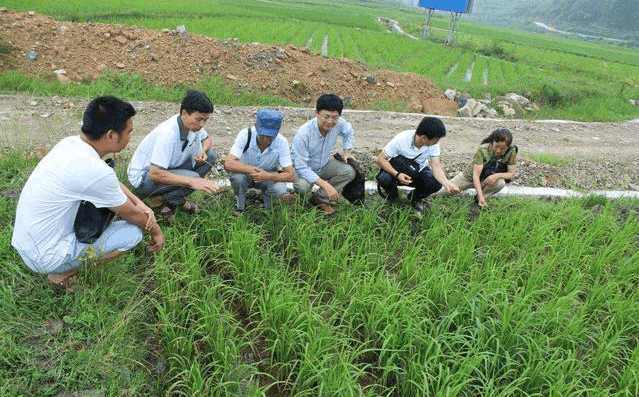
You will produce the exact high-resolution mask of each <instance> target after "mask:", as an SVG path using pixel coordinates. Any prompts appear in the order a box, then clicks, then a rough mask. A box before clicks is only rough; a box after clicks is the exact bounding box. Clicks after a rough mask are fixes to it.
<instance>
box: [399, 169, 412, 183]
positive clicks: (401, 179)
mask: <svg viewBox="0 0 639 397" xmlns="http://www.w3.org/2000/svg"><path fill="white" fill-rule="evenodd" d="M397 180H398V181H399V183H401V184H402V185H410V184H411V183H413V178H411V177H410V176H408V175H406V174H404V173H401V172H400V173H399V175H397Z"/></svg>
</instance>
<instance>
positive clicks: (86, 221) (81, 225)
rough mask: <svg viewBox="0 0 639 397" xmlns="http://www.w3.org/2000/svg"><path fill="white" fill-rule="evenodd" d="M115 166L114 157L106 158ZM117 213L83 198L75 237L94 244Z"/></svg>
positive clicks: (76, 222)
mask: <svg viewBox="0 0 639 397" xmlns="http://www.w3.org/2000/svg"><path fill="white" fill-rule="evenodd" d="M105 161H106V163H107V164H108V165H109V166H110V167H111V168H113V167H114V166H115V161H114V160H113V159H107V160H105ZM114 216H115V214H114V213H113V212H112V211H111V210H110V209H108V208H96V207H95V205H93V203H91V202H89V201H86V200H82V202H80V206H79V207H78V212H77V214H76V216H75V221H74V222H73V231H74V232H75V237H76V238H77V239H78V241H79V242H81V243H86V244H93V243H95V241H96V240H97V239H98V238H100V236H101V235H102V233H103V232H104V230H105V229H106V228H107V227H108V226H109V223H111V221H112V220H113V218H114Z"/></svg>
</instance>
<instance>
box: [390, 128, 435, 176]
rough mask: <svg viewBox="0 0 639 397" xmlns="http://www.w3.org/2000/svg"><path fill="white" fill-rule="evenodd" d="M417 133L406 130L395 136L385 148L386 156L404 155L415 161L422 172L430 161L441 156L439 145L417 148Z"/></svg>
mask: <svg viewBox="0 0 639 397" xmlns="http://www.w3.org/2000/svg"><path fill="white" fill-rule="evenodd" d="M414 138H415V131H414V130H406V131H402V132H400V133H399V134H397V135H395V137H394V138H393V139H391V141H390V142H388V143H387V144H386V146H385V147H384V154H385V155H386V156H388V157H390V158H393V157H396V156H399V155H402V156H404V157H407V158H409V159H415V161H417V163H418V164H419V169H420V171H421V170H422V169H424V167H426V166H427V165H428V164H429V162H430V159H432V158H435V157H439V156H440V149H439V144H435V145H431V146H422V147H420V148H418V147H417V146H415V140H414Z"/></svg>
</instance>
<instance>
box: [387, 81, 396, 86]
mask: <svg viewBox="0 0 639 397" xmlns="http://www.w3.org/2000/svg"><path fill="white" fill-rule="evenodd" d="M386 85H387V86H389V87H391V88H395V84H393V83H391V82H390V81H387V82H386Z"/></svg>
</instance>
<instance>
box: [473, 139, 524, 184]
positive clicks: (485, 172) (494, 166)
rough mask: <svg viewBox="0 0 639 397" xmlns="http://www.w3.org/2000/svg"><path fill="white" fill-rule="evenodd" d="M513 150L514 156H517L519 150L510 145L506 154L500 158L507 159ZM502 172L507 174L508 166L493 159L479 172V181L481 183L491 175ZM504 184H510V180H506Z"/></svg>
mask: <svg viewBox="0 0 639 397" xmlns="http://www.w3.org/2000/svg"><path fill="white" fill-rule="evenodd" d="M513 150H514V151H515V154H517V153H518V151H519V148H518V147H517V146H515V145H512V146H511V147H510V148H508V150H507V151H506V153H504V155H503V156H502V158H505V159H507V158H509V157H510V156H511V155H512V154H511V153H512V151H513ZM502 172H508V164H506V163H504V162H503V161H501V160H498V159H496V158H494V159H492V160H490V161H488V162H487V163H486V164H484V168H483V169H482V170H481V174H480V175H479V180H480V181H482V182H483V181H484V179H486V178H488V177H489V176H491V175H492V174H500V173H502ZM506 183H510V179H506Z"/></svg>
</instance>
